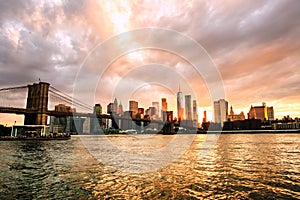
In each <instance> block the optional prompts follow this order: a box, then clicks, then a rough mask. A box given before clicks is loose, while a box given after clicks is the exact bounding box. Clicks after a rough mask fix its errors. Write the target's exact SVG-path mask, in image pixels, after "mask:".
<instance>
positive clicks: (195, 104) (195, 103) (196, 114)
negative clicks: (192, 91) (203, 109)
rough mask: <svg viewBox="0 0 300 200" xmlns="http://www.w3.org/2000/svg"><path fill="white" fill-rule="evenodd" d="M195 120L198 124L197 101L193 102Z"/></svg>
mask: <svg viewBox="0 0 300 200" xmlns="http://www.w3.org/2000/svg"><path fill="white" fill-rule="evenodd" d="M193 120H194V121H195V122H198V109H197V101H196V100H193Z"/></svg>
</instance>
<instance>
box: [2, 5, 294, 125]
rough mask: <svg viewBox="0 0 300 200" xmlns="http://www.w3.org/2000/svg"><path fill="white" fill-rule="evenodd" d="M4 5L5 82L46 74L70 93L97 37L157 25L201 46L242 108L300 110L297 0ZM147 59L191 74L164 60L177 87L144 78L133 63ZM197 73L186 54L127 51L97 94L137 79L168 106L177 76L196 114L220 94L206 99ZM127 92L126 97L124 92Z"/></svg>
mask: <svg viewBox="0 0 300 200" xmlns="http://www.w3.org/2000/svg"><path fill="white" fill-rule="evenodd" d="M156 8H157V9H156ZM0 9H1V15H0V23H1V35H0V44H1V46H2V47H4V48H1V49H0V54H1V55H2V56H1V57H0V66H1V68H0V71H1V73H0V85H1V88H4V87H9V86H18V85H23V84H28V83H32V82H34V81H37V80H38V79H39V78H40V79H41V80H42V81H46V82H50V83H52V84H53V85H54V86H55V87H57V88H60V89H61V90H63V91H66V92H67V93H68V94H70V95H72V92H73V89H74V82H75V81H76V76H77V73H78V71H79V69H80V66H81V65H82V63H83V61H84V59H85V58H86V56H87V55H88V54H89V52H90V51H91V50H92V49H93V48H94V47H95V46H96V45H97V44H99V43H101V42H103V41H105V40H107V39H109V38H111V37H112V36H115V35H117V34H120V33H122V32H124V31H130V30H134V29H136V28H144V27H157V28H166V29H170V30H174V31H178V32H179V33H182V34H184V35H186V36H188V37H191V38H192V39H194V40H195V41H197V42H198V43H199V44H200V45H202V46H203V48H204V49H205V50H206V51H207V52H208V54H209V55H210V57H211V59H212V60H213V62H214V63H215V64H216V67H217V69H218V70H219V72H220V75H221V77H222V80H223V83H224V89H225V94H226V97H224V98H225V99H226V100H227V101H228V102H230V104H231V105H234V109H235V111H236V112H237V113H240V112H241V111H244V112H245V113H246V112H248V110H249V106H250V105H260V104H261V102H267V104H268V105H272V106H273V107H274V109H275V118H282V117H283V116H286V115H290V116H292V117H299V116H300V103H299V99H300V93H299V91H300V84H299V80H300V73H299V70H298V68H299V64H300V60H299V58H298V57H299V56H298V55H299V54H300V48H299V46H300V42H299V39H298V38H299V22H298V21H297V20H296V19H298V18H300V13H299V9H300V5H299V3H297V2H296V1H292V0H287V1H259V2H244V1H228V2H227V3H226V5H221V4H220V2H206V1H200V2H199V1H175V2H168V1H167V2H155V3H153V2H147V1H145V2H139V3H137V2H131V1H122V3H120V2H118V1H109V2H102V1H86V2H82V1H80V2H70V1H68V2H61V1H54V2H48V1H47V2H44V3H42V2H31V3H26V2H22V3H20V2H15V1H10V3H5V2H2V3H0ZM114 48H117V47H112V50H114ZM149 63H158V64H160V65H162V66H168V67H169V69H174V70H175V69H176V70H177V71H178V72H180V75H182V76H186V77H188V82H189V83H188V84H187V83H186V84H184V82H185V81H186V80H184V78H182V77H180V76H178V77H177V76H175V77H174V74H171V75H168V74H166V73H165V72H166V71H164V70H163V69H161V71H157V72H156V73H155V74H156V76H157V77H158V78H160V79H162V80H163V79H165V81H166V82H171V83H172V84H173V85H174V88H166V87H165V86H164V85H155V84H153V83H149V82H146V81H144V78H145V77H146V76H147V72H148V71H147V69H146V67H144V68H141V69H140V70H139V71H134V70H135V69H136V68H138V67H139V66H146V65H148V64H149ZM99 66H101V63H97V64H95V70H97V68H98V67H99ZM129 72H130V73H129ZM131 72H134V73H131ZM192 73H193V70H192V69H191V65H190V64H189V63H188V62H186V61H185V60H183V59H182V58H179V57H178V56H175V55H173V54H172V53H170V52H162V51H159V50H151V49H147V50H143V51H135V52H131V53H128V54H127V55H123V56H121V57H120V58H118V59H116V60H115V61H114V62H112V63H111V65H110V66H109V67H108V68H107V70H106V71H105V73H104V74H103V76H102V77H101V80H100V81H99V86H98V87H97V91H96V94H97V95H96V96H95V99H92V100H91V101H93V102H92V103H98V102H100V103H101V104H102V106H104V105H107V104H108V102H110V101H111V100H112V99H113V94H112V91H111V90H112V88H115V87H116V85H117V84H118V83H119V82H120V80H121V79H125V80H124V81H123V82H122V84H123V86H124V87H125V88H126V87H130V85H140V88H138V90H137V91H135V94H132V99H136V100H137V101H139V102H144V103H143V104H148V99H149V94H148V93H150V92H151V91H154V90H155V91H154V92H152V93H151V95H150V96H151V97H153V96H155V97H157V99H153V101H156V100H157V101H158V100H160V99H161V98H162V97H166V98H167V99H168V107H170V108H171V109H172V110H174V111H176V110H177V109H176V104H177V102H176V92H177V87H178V81H179V82H180V83H182V84H181V89H182V91H185V93H186V94H192V95H193V94H194V95H195V97H193V98H195V99H196V100H197V101H198V107H199V108H201V111H202V112H199V121H201V120H200V119H202V118H203V115H202V113H203V111H204V110H206V111H207V117H208V120H211V119H212V113H213V106H212V105H213V101H214V100H216V99H212V100H211V99H210V95H209V92H208V90H207V88H206V83H205V81H204V80H203V79H193V76H192V75H191V74H192ZM141 74H142V75H141ZM86 80H87V81H88V80H89V77H87V79H86ZM103 86H105V87H103ZM193 90H195V91H199V92H197V93H195V92H193ZM141 93H143V94H142V95H141V96H140V97H137V95H138V94H141ZM82 96H83V98H84V94H82ZM171 96H173V97H174V96H175V99H171V98H170V97H171ZM86 98H90V97H86ZM117 98H119V97H117ZM120 99H122V98H120ZM169 99H170V100H169ZM126 100H127V99H126ZM122 102H124V104H126V103H127V102H125V100H124V101H123V99H122ZM149 105H150V104H149ZM105 108H106V107H104V109H105ZM124 108H127V105H124ZM21 118H22V117H21V116H16V115H2V114H1V115H0V120H1V122H2V121H3V123H13V122H14V121H17V122H22V121H23V120H22V119H21Z"/></svg>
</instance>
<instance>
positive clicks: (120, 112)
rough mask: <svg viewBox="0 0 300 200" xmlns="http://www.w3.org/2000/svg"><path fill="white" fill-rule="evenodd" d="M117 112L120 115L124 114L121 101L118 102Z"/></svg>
mask: <svg viewBox="0 0 300 200" xmlns="http://www.w3.org/2000/svg"><path fill="white" fill-rule="evenodd" d="M119 114H120V115H124V110H123V106H122V103H121V102H120V104H119Z"/></svg>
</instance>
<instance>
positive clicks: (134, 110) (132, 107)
mask: <svg viewBox="0 0 300 200" xmlns="http://www.w3.org/2000/svg"><path fill="white" fill-rule="evenodd" d="M138 106H139V104H138V102H137V101H129V111H131V112H132V115H133V116H135V115H136V114H137V113H138Z"/></svg>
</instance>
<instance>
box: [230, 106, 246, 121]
mask: <svg viewBox="0 0 300 200" xmlns="http://www.w3.org/2000/svg"><path fill="white" fill-rule="evenodd" d="M227 119H228V121H231V122H233V121H238V120H245V119H246V118H245V114H244V112H243V111H242V112H241V113H240V114H235V113H234V111H233V108H232V106H230V112H229V115H228V117H227Z"/></svg>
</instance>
